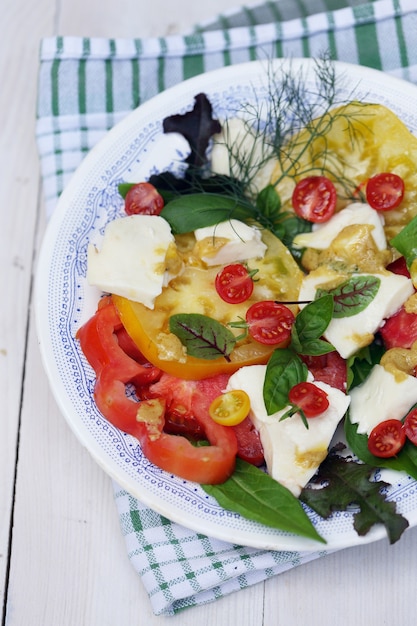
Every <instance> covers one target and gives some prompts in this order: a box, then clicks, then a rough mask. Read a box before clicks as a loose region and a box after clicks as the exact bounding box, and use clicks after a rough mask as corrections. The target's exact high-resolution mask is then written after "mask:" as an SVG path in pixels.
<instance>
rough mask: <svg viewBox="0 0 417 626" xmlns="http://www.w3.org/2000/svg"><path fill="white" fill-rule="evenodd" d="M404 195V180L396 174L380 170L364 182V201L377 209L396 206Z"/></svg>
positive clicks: (388, 208) (384, 209)
mask: <svg viewBox="0 0 417 626" xmlns="http://www.w3.org/2000/svg"><path fill="white" fill-rule="evenodd" d="M403 197H404V181H403V179H402V178H401V176H398V174H393V173H391V172H382V173H381V174H376V175H375V176H372V177H371V178H370V179H369V180H368V182H367V184H366V201H367V203H368V204H369V206H371V207H372V208H373V209H376V210H377V211H390V210H391V209H395V208H397V206H399V205H400V204H401V202H402V199H403Z"/></svg>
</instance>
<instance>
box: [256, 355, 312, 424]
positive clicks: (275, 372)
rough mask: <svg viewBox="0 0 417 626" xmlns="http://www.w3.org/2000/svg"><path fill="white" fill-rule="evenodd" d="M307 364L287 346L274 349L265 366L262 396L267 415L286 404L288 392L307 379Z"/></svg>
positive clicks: (283, 407) (279, 409)
mask: <svg viewBox="0 0 417 626" xmlns="http://www.w3.org/2000/svg"><path fill="white" fill-rule="evenodd" d="M307 373H308V369H307V365H305V363H303V362H302V360H301V359H300V357H299V356H298V355H297V354H296V353H295V352H294V351H293V350H290V349H288V348H281V349H277V350H274V352H273V353H272V355H271V357H270V359H269V361H268V364H267V366H266V372H265V380H264V386H263V397H264V402H265V408H266V412H267V414H268V415H272V414H273V413H276V412H277V411H281V410H282V409H285V407H286V406H288V393H289V391H290V389H291V388H292V387H294V385H297V384H298V383H301V382H305V381H306V380H307Z"/></svg>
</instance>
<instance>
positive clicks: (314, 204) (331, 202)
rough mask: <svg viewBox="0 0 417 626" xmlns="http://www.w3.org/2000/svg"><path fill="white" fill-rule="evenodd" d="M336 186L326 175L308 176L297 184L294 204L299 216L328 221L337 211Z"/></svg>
mask: <svg viewBox="0 0 417 626" xmlns="http://www.w3.org/2000/svg"><path fill="white" fill-rule="evenodd" d="M336 201H337V193H336V187H335V186H334V184H333V183H332V181H331V180H329V179H328V178H326V177H325V176H307V177H306V178H302V179H301V180H300V181H299V182H298V183H297V184H296V186H295V189H294V191H293V194H292V205H293V208H294V211H295V212H296V214H297V215H298V216H299V217H302V218H303V219H304V220H307V221H308V222H314V223H317V224H319V223H321V222H327V221H328V220H329V219H330V218H331V217H332V215H333V214H334V212H335V209H336Z"/></svg>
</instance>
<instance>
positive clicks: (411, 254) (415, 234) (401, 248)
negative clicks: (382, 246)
mask: <svg viewBox="0 0 417 626" xmlns="http://www.w3.org/2000/svg"><path fill="white" fill-rule="evenodd" d="M390 244H391V245H392V246H394V248H396V249H397V250H398V252H400V254H402V255H403V257H404V258H405V262H406V263H407V267H408V268H410V267H411V265H412V264H413V261H414V260H415V259H416V258H417V216H416V217H413V219H412V220H411V221H410V222H409V223H408V224H407V225H406V226H404V228H403V229H402V230H401V231H400V232H399V233H398V235H396V236H395V237H394V238H393V239H391V241H390Z"/></svg>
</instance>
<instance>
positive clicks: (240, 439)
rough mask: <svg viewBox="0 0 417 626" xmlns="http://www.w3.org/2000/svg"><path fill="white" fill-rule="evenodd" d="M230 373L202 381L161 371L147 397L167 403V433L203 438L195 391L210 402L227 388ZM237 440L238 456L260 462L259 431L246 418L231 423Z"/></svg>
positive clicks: (252, 461)
mask: <svg viewBox="0 0 417 626" xmlns="http://www.w3.org/2000/svg"><path fill="white" fill-rule="evenodd" d="M229 377H230V376H229V374H218V375H217V376H212V377H210V378H203V379H202V380H197V381H195V380H182V379H181V378H176V377H174V376H170V375H169V374H162V376H161V378H160V380H158V381H157V382H156V383H155V384H153V385H150V387H149V390H148V395H147V396H146V397H152V398H157V397H163V398H164V399H165V401H166V403H167V408H166V414H165V426H164V430H165V431H166V432H172V433H175V434H181V435H184V436H190V437H192V438H195V439H203V438H204V437H205V434H204V431H203V429H202V427H201V426H200V424H199V423H198V421H197V420H196V418H195V415H194V412H193V405H192V396H193V394H194V393H200V394H202V395H203V396H204V397H205V398H206V400H207V402H211V401H213V400H214V399H215V398H216V397H217V396H218V395H219V394H220V393H221V392H222V391H223V390H224V389H226V386H227V381H228V380H229ZM230 428H232V429H233V431H234V433H235V435H236V439H237V456H239V457H240V458H241V459H243V460H245V461H247V462H248V463H252V464H253V465H262V463H263V460H264V453H263V447H262V443H261V440H260V437H259V433H258V431H257V430H256V428H255V426H254V425H253V422H252V421H251V420H250V418H249V417H247V418H246V419H244V420H243V421H242V422H241V423H240V424H237V425H235V426H231V427H230Z"/></svg>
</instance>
